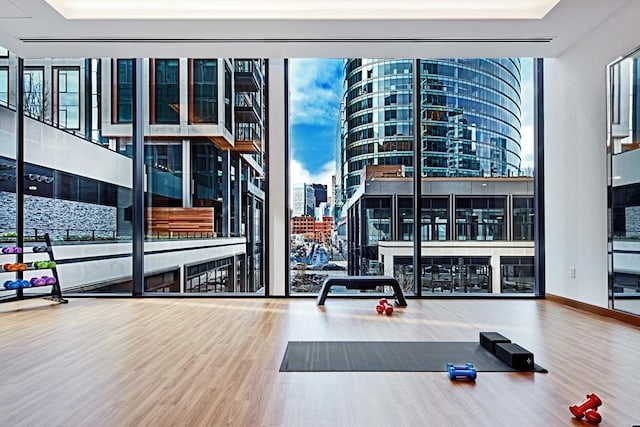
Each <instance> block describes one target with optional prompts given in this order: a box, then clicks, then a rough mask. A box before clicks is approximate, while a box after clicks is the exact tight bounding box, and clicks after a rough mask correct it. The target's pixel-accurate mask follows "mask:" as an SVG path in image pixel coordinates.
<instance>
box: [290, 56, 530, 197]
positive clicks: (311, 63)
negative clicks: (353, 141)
mask: <svg viewBox="0 0 640 427" xmlns="http://www.w3.org/2000/svg"><path fill="white" fill-rule="evenodd" d="M520 59H521V62H522V78H521V85H522V88H521V94H522V102H521V106H522V118H521V120H522V127H521V134H522V136H521V156H522V163H521V170H522V171H523V172H526V171H528V170H531V171H532V170H533V76H532V59H531V58H520ZM343 63H344V59H342V58H340V59H328V58H303V59H291V60H289V76H290V78H289V87H290V95H289V96H290V118H289V120H290V149H291V154H290V156H291V158H290V165H289V170H290V174H289V175H290V177H291V178H290V179H291V184H292V185H293V184H294V183H307V184H311V183H322V184H326V185H328V187H329V188H330V186H331V176H332V175H333V174H335V154H334V153H335V146H336V143H337V136H336V135H337V129H338V126H339V123H338V119H339V111H340V103H341V100H342V92H343V77H344V76H343V74H342V68H343Z"/></svg>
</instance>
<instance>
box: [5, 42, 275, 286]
mask: <svg viewBox="0 0 640 427" xmlns="http://www.w3.org/2000/svg"><path fill="white" fill-rule="evenodd" d="M135 62H136V61H135V60H132V59H127V58H94V59H41V60H38V59H30V60H25V61H24V72H23V73H22V76H21V78H22V79H23V82H24V112H25V113H24V114H25V123H24V130H25V132H24V134H25V138H24V141H23V142H22V143H21V144H22V147H23V149H24V157H23V158H17V154H16V153H17V151H16V146H17V145H16V134H15V132H14V125H15V123H16V117H17V114H16V107H15V105H16V102H17V96H16V94H17V84H16V82H17V78H18V65H17V64H18V58H16V57H15V56H13V55H10V54H9V53H7V55H4V56H2V57H0V124H1V129H2V133H0V142H1V145H0V197H1V200H2V205H3V212H2V214H1V215H0V238H1V239H2V247H6V246H7V245H12V244H15V241H16V235H17V231H18V230H17V229H16V227H17V217H16V215H17V213H16V208H17V205H18V203H19V204H20V206H21V207H22V208H23V210H24V218H23V224H24V227H23V228H24V230H23V232H22V233H20V234H21V236H22V235H23V237H24V242H25V243H24V246H25V248H24V249H25V250H27V251H28V252H29V253H28V254H25V255H24V260H25V262H27V263H32V262H33V261H37V260H38V257H42V255H37V254H35V253H31V248H32V247H33V246H38V245H42V244H43V241H44V238H45V235H48V236H49V237H50V238H51V240H52V244H53V247H54V250H53V252H54V255H55V257H56V262H57V266H56V268H57V272H58V273H59V277H60V284H61V286H62V289H63V292H64V293H65V294H71V295H73V294H84V293H92V294H97V293H102V294H105V293H107V294H114V293H119V294H131V293H132V290H133V289H134V286H133V285H134V284H133V282H132V271H133V269H132V266H133V265H134V263H141V265H143V266H144V286H143V288H142V292H143V294H160V293H162V294H166V295H175V294H179V293H183V294H189V295H225V294H234V295H264V294H265V286H266V284H265V272H264V262H265V261H264V259H265V258H264V257H265V255H264V245H263V242H264V236H263V235H264V232H265V227H264V221H265V219H266V215H265V208H264V206H265V202H266V192H265V171H264V165H265V163H264V161H265V141H264V139H263V136H264V135H265V132H264V127H265V125H266V120H265V117H266V110H265V108H264V103H263V96H264V93H265V79H264V76H265V73H266V72H267V61H266V60H262V59H233V58H194V59H189V58H175V59H144V60H142V64H143V66H142V68H141V76H142V78H141V81H140V83H141V85H140V88H142V90H141V93H142V94H144V95H143V97H142V99H140V98H138V103H139V104H138V105H135V104H134V99H135V96H134V92H135V89H136V80H135V71H136V68H135ZM218 70H224V72H223V73H219V72H218ZM147 88H149V90H146V89H147ZM234 97H239V98H242V99H248V100H251V103H250V104H247V103H245V104H238V103H233V99H234ZM225 100H226V101H225ZM136 107H141V108H142V110H141V111H142V116H141V117H142V120H141V123H142V124H143V126H142V127H143V128H144V145H143V149H142V162H143V166H144V170H143V186H144V189H143V192H142V194H143V198H144V208H143V209H144V220H143V223H141V224H140V226H139V228H137V227H138V226H136V225H135V224H134V211H133V205H134V203H133V201H134V191H133V185H132V182H133V181H132V179H133V178H132V175H133V162H134V161H135V159H134V158H133V157H134V151H135V150H134V146H133V141H134V139H133V130H134V121H136V114H135V111H136ZM221 118H222V119H223V120H222V121H221V120H220V119H221ZM234 130H235V131H236V132H234ZM17 164H21V165H23V166H24V178H23V180H24V186H23V187H22V189H18V186H17V185H16V183H17V179H18V177H17V175H16V173H17V172H16V171H17V168H16V165H17ZM136 230H140V234H141V235H142V234H144V236H143V237H144V239H145V244H144V259H137V258H136V259H134V257H132V236H133V234H134V233H135V232H136ZM2 256H3V257H4V258H5V259H4V260H3V264H6V263H8V262H13V261H16V260H17V258H16V259H14V258H12V256H13V255H12V256H9V255H6V254H3V255H2ZM14 257H15V256H14ZM29 265H31V264H29ZM50 272H51V268H49V269H48V270H47V269H43V271H38V272H37V273H38V274H47V273H49V274H50ZM11 274H15V273H10V272H2V277H1V278H2V279H3V283H4V282H5V281H6V280H9V279H11V277H10V276H11ZM25 274H26V273H25ZM34 274H35V273H34ZM31 275H32V273H29V274H28V276H31ZM29 278H30V277H29ZM1 284H2V283H0V285H1ZM0 292H1V293H0V297H4V296H7V297H10V296H12V295H14V294H15V291H13V290H4V288H2V290H0ZM24 292H25V293H27V294H29V293H40V292H43V291H42V289H35V288H33V289H25V290H24Z"/></svg>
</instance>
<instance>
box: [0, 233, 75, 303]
mask: <svg viewBox="0 0 640 427" xmlns="http://www.w3.org/2000/svg"><path fill="white" fill-rule="evenodd" d="M44 241H45V243H46V244H47V250H46V254H47V255H48V257H49V261H53V262H55V259H54V257H53V247H52V245H51V238H50V237H49V233H45V235H44ZM34 253H42V254H44V253H45V252H34ZM7 255H17V256H18V262H22V261H23V259H22V258H23V256H24V248H23V253H20V254H7ZM32 265H33V264H32ZM33 270H39V269H37V268H33V267H30V268H28V269H27V271H33ZM43 270H44V269H43ZM50 270H51V272H52V274H53V277H54V278H55V279H56V283H54V284H53V285H43V286H51V295H49V296H46V297H45V299H48V300H51V301H55V302H59V303H61V304H66V303H68V302H69V301H68V300H66V299H65V298H63V297H62V288H61V287H60V279H59V278H58V270H57V267H53V268H51V269H50ZM15 273H16V279H17V280H22V279H23V278H24V271H16V272H15ZM24 289H25V288H18V289H16V290H15V291H16V297H15V298H8V299H7V301H15V300H21V299H28V298H40V297H42V295H41V294H34V295H25V294H24ZM27 289H30V288H27Z"/></svg>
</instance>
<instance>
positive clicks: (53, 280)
mask: <svg viewBox="0 0 640 427" xmlns="http://www.w3.org/2000/svg"><path fill="white" fill-rule="evenodd" d="M42 278H43V279H44V281H45V283H46V284H47V285H55V284H56V281H57V280H56V278H55V277H49V276H43V277H42Z"/></svg>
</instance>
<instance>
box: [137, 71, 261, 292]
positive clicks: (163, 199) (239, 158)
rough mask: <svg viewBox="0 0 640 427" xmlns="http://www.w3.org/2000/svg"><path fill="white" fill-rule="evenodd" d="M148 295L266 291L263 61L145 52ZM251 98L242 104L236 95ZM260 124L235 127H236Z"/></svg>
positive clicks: (145, 290)
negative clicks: (155, 56) (167, 56)
mask: <svg viewBox="0 0 640 427" xmlns="http://www.w3.org/2000/svg"><path fill="white" fill-rule="evenodd" d="M144 63H145V66H144V68H143V70H144V79H148V81H149V88H150V89H149V96H148V99H144V100H143V108H144V110H145V114H144V116H145V129H147V130H146V131H145V132H146V133H145V138H144V166H145V215H144V233H145V259H144V266H145V286H144V289H143V291H144V292H145V293H147V294H156V293H169V294H178V293H180V294H187V295H228V294H233V295H253V296H255V295H264V290H265V281H264V273H263V256H264V254H263V250H264V249H263V244H262V242H263V233H264V221H265V215H264V209H263V204H264V202H265V192H264V180H263V179H262V178H263V177H264V170H263V165H262V163H261V162H260V163H258V162H257V161H256V158H260V159H262V158H263V153H264V149H265V147H264V144H263V140H262V135H263V128H264V124H265V117H266V112H265V111H264V109H263V107H262V105H263V102H262V97H263V93H264V73H265V72H266V66H267V63H266V61H265V60H262V59H234V58H176V59H153V58H150V59H145V60H144ZM234 99H238V100H251V101H252V102H251V103H248V102H235V103H234ZM239 125H242V126H247V127H248V126H251V127H252V128H253V129H257V130H258V131H257V132H255V133H253V134H249V133H242V132H234V130H236V129H238V126H239Z"/></svg>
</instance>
